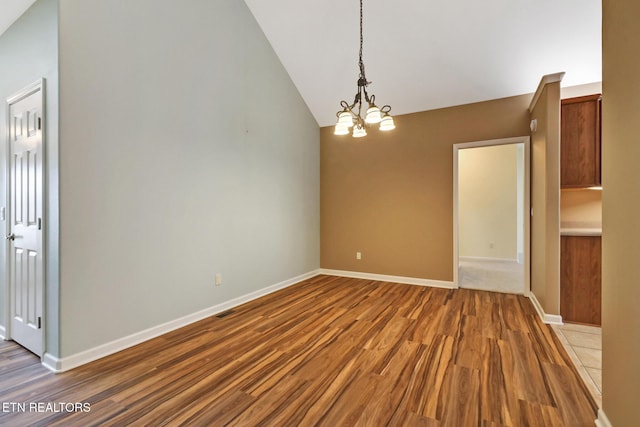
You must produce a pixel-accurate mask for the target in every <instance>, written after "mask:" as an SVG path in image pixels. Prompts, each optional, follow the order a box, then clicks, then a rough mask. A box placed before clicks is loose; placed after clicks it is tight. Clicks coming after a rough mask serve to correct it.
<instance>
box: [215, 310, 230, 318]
mask: <svg viewBox="0 0 640 427" xmlns="http://www.w3.org/2000/svg"><path fill="white" fill-rule="evenodd" d="M230 314H233V310H227V311H223V312H222V313H218V314H216V317H217V318H218V319H222V318H223V317H227V316H228V315H230Z"/></svg>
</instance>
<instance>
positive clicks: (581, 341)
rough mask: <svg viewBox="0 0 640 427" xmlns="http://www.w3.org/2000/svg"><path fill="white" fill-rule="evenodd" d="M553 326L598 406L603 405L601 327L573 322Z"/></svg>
mask: <svg viewBox="0 0 640 427" xmlns="http://www.w3.org/2000/svg"><path fill="white" fill-rule="evenodd" d="M552 327H553V330H554V331H555V333H556V335H557V336H558V339H559V340H560V342H561V343H562V345H563V346H564V348H565V350H566V351H567V354H568V355H569V357H570V358H571V360H572V361H573V364H574V365H575V367H576V369H577V370H578V373H579V374H580V376H581V377H582V380H583V381H584V383H585V384H586V385H587V387H588V388H589V391H590V392H591V394H592V395H593V398H594V399H595V401H596V403H597V404H598V407H602V333H601V329H600V328H599V327H597V326H586V325H577V324H572V323H565V324H564V325H561V326H558V325H552Z"/></svg>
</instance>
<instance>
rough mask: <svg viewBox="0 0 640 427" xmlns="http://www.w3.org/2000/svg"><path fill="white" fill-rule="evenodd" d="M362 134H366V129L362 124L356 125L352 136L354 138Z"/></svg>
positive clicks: (360, 136)
mask: <svg viewBox="0 0 640 427" xmlns="http://www.w3.org/2000/svg"><path fill="white" fill-rule="evenodd" d="M363 136H367V130H366V129H365V128H364V126H362V125H357V126H356V127H354V128H353V137H354V138H362V137H363Z"/></svg>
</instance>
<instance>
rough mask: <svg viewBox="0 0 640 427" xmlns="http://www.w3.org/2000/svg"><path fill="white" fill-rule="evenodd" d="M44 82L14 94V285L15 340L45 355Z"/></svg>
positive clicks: (10, 261) (10, 270)
mask: <svg viewBox="0 0 640 427" xmlns="http://www.w3.org/2000/svg"><path fill="white" fill-rule="evenodd" d="M42 101H43V99H42V82H38V84H36V85H32V86H31V87H29V88H27V89H25V90H24V91H22V92H21V93H20V94H18V95H16V96H14V97H13V98H10V99H9V101H8V102H9V150H10V155H9V159H10V165H9V224H10V227H9V228H10V229H9V235H8V236H7V238H8V240H9V246H10V250H9V257H8V264H9V265H8V269H7V271H8V273H9V290H10V309H11V325H10V336H11V338H12V339H13V340H15V341H16V342H18V343H19V344H21V345H22V346H24V347H26V348H27V349H29V350H31V351H32V352H34V353H36V354H37V355H39V356H41V355H42V351H43V345H42V342H43V340H42V337H43V333H42V316H43V295H44V289H43V288H44V278H43V274H42V272H43V257H42V188H43V182H42V177H43V175H42V168H43V156H42V153H43V138H42V128H43V126H42V125H43V123H42V105H43V104H42Z"/></svg>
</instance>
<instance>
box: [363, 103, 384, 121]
mask: <svg viewBox="0 0 640 427" xmlns="http://www.w3.org/2000/svg"><path fill="white" fill-rule="evenodd" d="M380 121H382V114H380V109H379V108H378V107H377V106H376V104H369V108H368V109H367V115H366V116H365V117H364V122H365V123H369V124H375V123H380Z"/></svg>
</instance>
